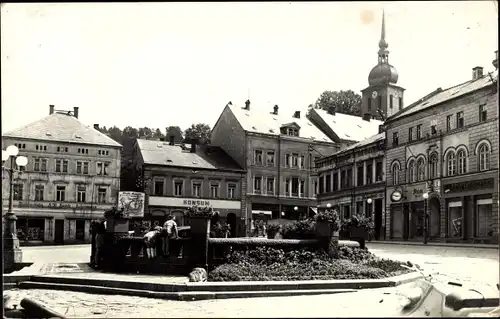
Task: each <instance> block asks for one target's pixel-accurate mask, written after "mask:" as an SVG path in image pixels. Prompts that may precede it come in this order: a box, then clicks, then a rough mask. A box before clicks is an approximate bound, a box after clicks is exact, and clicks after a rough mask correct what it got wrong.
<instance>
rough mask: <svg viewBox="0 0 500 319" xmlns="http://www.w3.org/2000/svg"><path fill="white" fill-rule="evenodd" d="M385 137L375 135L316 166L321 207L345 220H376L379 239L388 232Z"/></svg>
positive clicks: (383, 135) (376, 235) (321, 160)
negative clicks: (337, 213)
mask: <svg viewBox="0 0 500 319" xmlns="http://www.w3.org/2000/svg"><path fill="white" fill-rule="evenodd" d="M384 147H385V134H384V133H383V132H382V133H380V134H377V135H374V136H372V137H370V138H368V139H365V140H363V141H361V142H359V143H356V144H354V145H351V146H350V147H348V148H346V149H343V150H342V151H340V152H338V153H336V154H334V155H332V156H329V157H326V158H323V159H319V160H318V161H317V162H316V165H317V167H318V175H319V191H318V207H319V208H320V209H324V208H325V207H326V206H327V205H328V204H330V205H332V207H336V208H337V209H338V211H339V212H340V217H341V220H345V219H348V218H350V217H352V215H362V216H366V217H370V218H372V220H373V221H374V225H375V229H374V235H375V238H376V239H380V238H381V237H383V234H384V231H385V227H386V226H385V224H384V221H385V216H384V211H385V166H386V165H385V158H384Z"/></svg>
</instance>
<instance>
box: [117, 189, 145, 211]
mask: <svg viewBox="0 0 500 319" xmlns="http://www.w3.org/2000/svg"><path fill="white" fill-rule="evenodd" d="M145 198H146V196H145V195H144V193H140V192H119V193H118V209H123V213H124V215H125V216H128V217H144V200H145Z"/></svg>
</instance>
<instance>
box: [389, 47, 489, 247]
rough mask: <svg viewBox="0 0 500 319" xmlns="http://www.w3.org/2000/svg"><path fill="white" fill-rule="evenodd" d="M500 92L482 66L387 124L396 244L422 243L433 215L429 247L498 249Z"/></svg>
mask: <svg viewBox="0 0 500 319" xmlns="http://www.w3.org/2000/svg"><path fill="white" fill-rule="evenodd" d="M497 55H498V53H497ZM497 61H498V60H497V58H496V59H495V61H494V62H493V64H494V66H495V67H497ZM497 86H498V69H496V70H495V71H493V72H490V73H486V74H483V68H481V67H476V68H474V69H473V72H472V78H471V79H470V80H468V81H466V82H464V83H461V84H458V85H456V86H454V87H451V88H448V89H444V90H443V89H441V88H439V89H437V90H436V91H434V92H432V93H431V94H429V95H427V96H425V97H423V98H422V99H420V100H418V101H417V102H415V103H413V104H412V105H410V106H408V107H407V108H405V109H403V110H401V111H399V112H398V113H396V114H394V115H393V116H391V117H389V118H388V119H387V121H386V123H385V129H386V134H387V142H386V144H387V145H386V163H387V167H386V171H387V192H386V196H387V198H386V203H387V206H386V210H387V214H388V217H389V218H390V223H389V225H390V227H389V228H387V234H386V235H387V236H388V237H389V238H392V239H396V240H398V239H399V240H401V239H405V240H418V241H420V240H422V239H423V236H424V222H425V218H424V217H425V215H424V214H425V212H426V211H427V213H428V214H429V215H428V216H429V224H428V225H429V239H430V240H436V241H445V242H470V243H496V242H498V177H497V174H498V89H497ZM424 193H428V194H429V197H428V199H427V201H426V200H424V198H423V194H424Z"/></svg>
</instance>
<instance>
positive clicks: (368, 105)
mask: <svg viewBox="0 0 500 319" xmlns="http://www.w3.org/2000/svg"><path fill="white" fill-rule="evenodd" d="M378 47H379V50H378V64H377V65H376V66H375V67H374V68H373V69H372V70H371V71H370V75H369V76H368V84H369V86H368V87H367V88H366V89H364V90H362V91H361V93H362V105H361V115H362V116H370V118H372V119H377V120H384V119H386V118H388V117H389V116H391V115H393V114H395V113H396V112H398V111H399V110H401V109H403V107H404V104H403V101H404V100H403V93H404V90H405V89H404V88H402V87H400V86H397V85H396V83H397V82H398V72H397V71H396V68H395V67H393V66H392V65H390V64H389V50H387V48H388V47H389V44H388V43H387V41H386V39H385V13H382V33H381V37H380V41H379V43H378Z"/></svg>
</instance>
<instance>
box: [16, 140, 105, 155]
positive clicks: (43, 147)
mask: <svg viewBox="0 0 500 319" xmlns="http://www.w3.org/2000/svg"><path fill="white" fill-rule="evenodd" d="M14 145H15V146H17V148H18V149H20V150H25V149H26V143H14ZM34 146H35V151H39V152H46V151H47V150H50V148H49V147H48V146H47V145H43V144H35V145H34ZM54 147H55V148H54V150H55V151H56V152H57V153H69V152H70V148H69V147H67V146H54ZM76 152H77V153H78V154H86V155H88V154H89V149H88V148H81V147H78V148H77V149H76ZM97 154H98V155H100V156H109V154H110V153H109V150H105V149H100V150H97Z"/></svg>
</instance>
